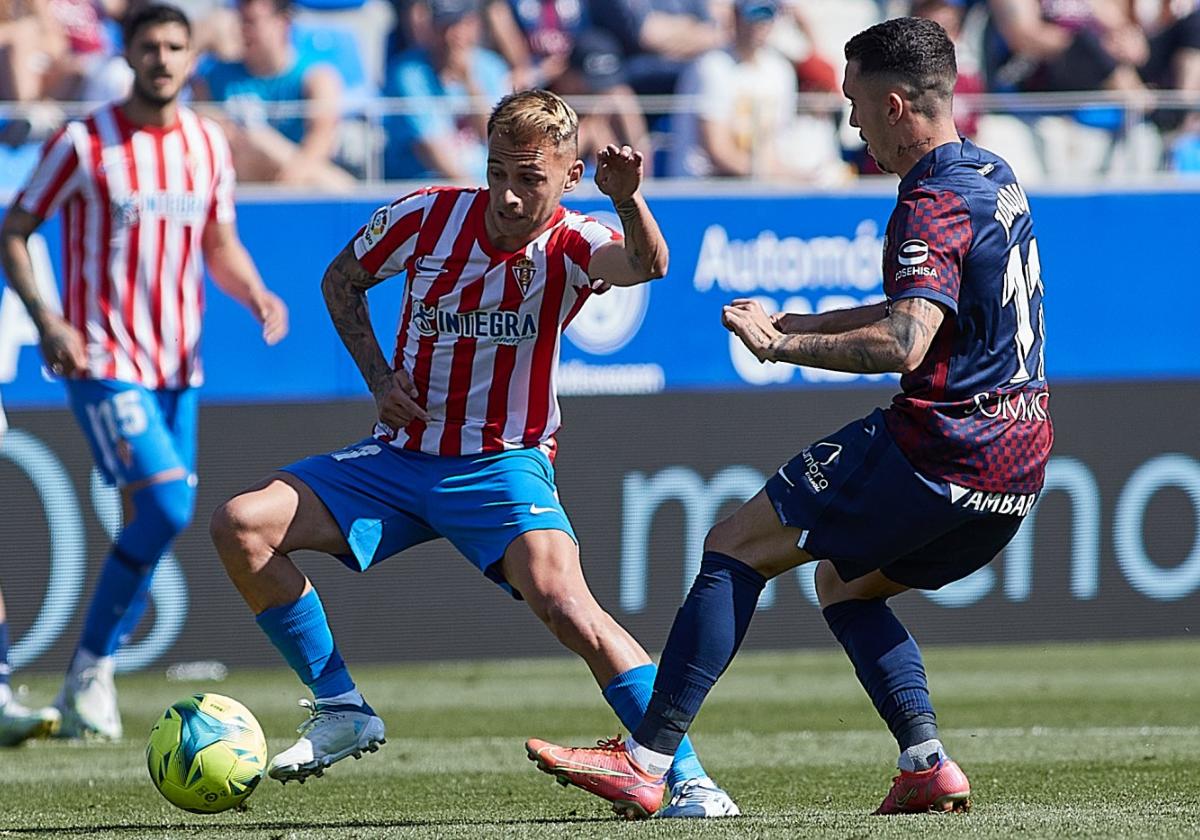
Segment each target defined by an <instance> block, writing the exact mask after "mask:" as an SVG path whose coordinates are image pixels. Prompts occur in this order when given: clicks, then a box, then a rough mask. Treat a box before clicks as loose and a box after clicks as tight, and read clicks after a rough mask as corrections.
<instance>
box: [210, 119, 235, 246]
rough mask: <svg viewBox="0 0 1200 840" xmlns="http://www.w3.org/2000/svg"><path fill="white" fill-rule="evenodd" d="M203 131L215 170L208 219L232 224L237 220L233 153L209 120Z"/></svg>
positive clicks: (222, 133) (222, 132)
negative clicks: (210, 146)
mask: <svg viewBox="0 0 1200 840" xmlns="http://www.w3.org/2000/svg"><path fill="white" fill-rule="evenodd" d="M204 131H205V132H206V133H207V134H208V139H209V142H210V143H211V144H212V150H213V166H214V167H215V169H216V172H215V173H214V175H213V177H214V178H215V179H216V182H215V184H214V185H213V203H212V206H211V207H209V209H208V218H209V219H210V220H211V221H214V222H216V223H217V224H222V225H226V224H232V223H233V221H234V220H235V219H236V218H237V211H236V210H235V209H234V204H233V193H234V189H235V188H236V187H237V175H236V174H235V173H234V170H233V153H232V152H230V150H229V141H228V140H227V139H226V138H225V132H224V131H222V130H221V128H220V127H219V126H218V125H217V124H216V123H215V122H212V121H211V120H205V121H204Z"/></svg>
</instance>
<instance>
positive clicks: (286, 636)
mask: <svg viewBox="0 0 1200 840" xmlns="http://www.w3.org/2000/svg"><path fill="white" fill-rule="evenodd" d="M255 621H257V622H258V626H259V627H261V628H262V629H263V632H264V633H266V634H267V638H268V639H270V640H271V643H272V644H273V645H275V648H276V649H277V650H278V651H279V652H280V653H282V654H283V658H284V659H286V660H287V664H288V665H291V666H292V670H293V671H295V672H296V675H297V676H298V677H300V681H301V682H303V683H304V684H305V685H307V686H308V687H309V688H310V689H312V693H313V697H315V698H317V699H318V700H319V699H321V698H322V697H336V696H337V695H339V694H345V693H346V692H347V691H353V690H354V680H352V679H351V678H350V672H349V670H347V668H346V663H345V662H343V661H342V655H341V654H340V653H338V649H337V645H336V644H334V642H333V633H332V632H331V631H330V629H329V620H328V619H327V618H326V617H325V607H324V606H323V605H322V604H321V599H320V597H318V595H317V590H315V589H310V590H309V591H308V592H307V593H305V594H304V595H301V596H300V598H299V599H298V600H296V601H293V602H292V603H290V604H285V605H284V606H282V607H270V608H269V609H265V610H263V611H262V612H260V613H259V614H258V616H256V618H255Z"/></svg>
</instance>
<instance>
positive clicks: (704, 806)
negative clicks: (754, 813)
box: [654, 776, 742, 820]
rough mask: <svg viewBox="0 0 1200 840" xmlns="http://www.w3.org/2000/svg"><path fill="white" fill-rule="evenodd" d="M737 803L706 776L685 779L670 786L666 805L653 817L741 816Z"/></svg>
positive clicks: (661, 818)
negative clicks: (669, 795) (669, 794)
mask: <svg viewBox="0 0 1200 840" xmlns="http://www.w3.org/2000/svg"><path fill="white" fill-rule="evenodd" d="M741 813H742V812H741V810H740V809H739V808H738V806H737V803H736V802H734V801H733V799H732V798H731V797H730V796H729V794H728V793H726V792H725V791H724V790H722V789H721V788H720V787H719V786H718V785H717V783H716V782H714V781H713V780H712V779H710V778H709V777H708V776H703V777H700V778H696V779H687V780H685V781H682V782H680V783H679V784H677V785H675V787H673V788H671V798H670V799H669V800H667V805H666V807H665V808H663V809H662V810H661V811H659V812H658V813H657V814H655V815H654V818H655V819H659V820H670V819H693V820H697V819H699V820H702V819H713V818H715V817H737V816H741Z"/></svg>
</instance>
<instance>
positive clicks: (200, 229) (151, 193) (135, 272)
mask: <svg viewBox="0 0 1200 840" xmlns="http://www.w3.org/2000/svg"><path fill="white" fill-rule="evenodd" d="M125 43H126V49H125V58H126V60H127V61H128V62H129V65H130V67H132V68H133V71H134V84H133V91H132V93H131V94H130V96H129V98H128V99H127V100H126V101H125V102H122V103H114V104H112V105H108V106H106V107H104V108H101V109H100V110H99V111H97V112H95V113H94V114H92V115H91V116H89V117H88V118H87V119H86V120H83V121H79V122H71V123H68V124H67V125H66V127H64V128H63V129H62V130H61V131H60V132H59V133H58V134H56V135H55V136H54V137H53V138H52V139H51V140H50V142H49V143H48V144H47V146H46V149H45V152H44V153H43V156H42V159H41V161H40V162H39V164H38V166H37V168H36V169H35V170H34V172H33V174H32V175H31V176H30V179H29V182H28V183H27V184H26V186H25V188H24V189H23V190H21V192H20V193H18V195H17V197H16V199H15V201H14V202H13V205H12V207H10V208H9V210H8V214H7V215H6V216H5V218H4V226H3V230H2V231H0V240H2V253H0V257H2V259H3V265H4V271H5V274H6V275H7V277H8V282H9V284H10V285H11V286H12V287H13V289H14V290H15V291H16V292H17V294H18V295H20V297H21V300H22V301H24V303H25V307H26V308H27V309H28V310H29V314H30V317H31V318H33V321H34V323H35V324H36V325H37V328H38V332H39V334H40V336H41V349H42V354H43V355H44V356H45V359H46V363H47V365H49V367H50V369H51V370H52V371H53V372H54V373H56V374H58V375H60V376H62V377H64V381H65V383H66V386H67V395H68V397H69V399H70V403H71V408H72V409H73V410H74V412H75V415H76V417H77V418H78V420H79V423H80V426H81V427H82V428H83V432H84V435H85V437H87V439H88V442H89V443H90V445H91V447H92V451H93V453H94V454H95V457H96V463H97V465H98V466H99V468H100V471H101V472H102V473H103V475H104V477H105V478H106V479H107V480H109V481H110V482H113V483H115V484H116V485H117V486H119V487H120V488H121V493H122V499H123V501H124V506H125V522H126V525H125V527H124V528H123V529H122V531H121V533H120V534H119V535H118V536H117V538H116V541H115V543H114V545H113V548H112V551H111V553H110V554H109V555H108V558H107V559H106V560H105V562H104V566H103V568H102V569H101V572H100V577H99V580H98V581H97V584H96V591H95V593H94V594H93V596H92V601H91V605H90V607H89V609H88V613H87V618H86V619H85V622H84V628H83V635H82V637H81V639H80V642H79V647H78V649H77V651H76V653H75V655H74V657H73V658H72V661H71V665H70V668H69V669H68V673H67V678H66V680H65V682H64V685H63V690H62V692H61V694H60V696H59V698H58V700H57V701H56V704H57V705H58V706H59V707H60V708H61V710H62V713H63V724H62V730H61V733H62V734H63V735H64V736H68V737H74V736H82V735H93V736H102V737H107V738H119V737H120V736H121V718H120V715H119V713H118V710H117V703H116V691H115V689H114V687H113V678H112V675H113V665H114V662H113V655H114V654H115V653H116V651H117V649H118V648H119V647H120V645H121V643H122V640H123V639H125V638H127V637H128V636H129V635H130V634H131V633H132V632H133V630H134V629H135V628H136V626H137V623H138V620H139V619H140V618H141V617H142V614H143V613H144V611H145V607H146V602H147V593H148V590H149V587H150V579H151V576H152V574H153V572H154V568H155V565H156V564H157V563H158V559H159V557H161V556H162V554H163V553H164V552H165V551H166V550H167V548H168V547H169V546H170V544H171V542H172V540H174V539H175V537H176V535H177V534H178V533H179V532H180V531H182V530H183V529H184V528H185V527H186V526H187V524H188V522H189V521H190V519H191V516H192V507H193V502H194V497H195V483H196V482H195V476H194V475H193V469H194V466H195V450H196V443H195V433H196V390H195V389H196V387H197V386H199V385H200V384H201V382H202V381H203V372H202V369H201V366H200V358H199V355H198V352H197V348H198V346H199V341H200V319H201V312H202V310H203V301H204V265H205V263H207V265H208V268H209V269H210V271H211V273H212V277H213V279H214V280H215V281H216V283H217V285H218V286H220V287H221V289H222V290H223V291H224V292H226V293H227V294H229V295H231V296H232V297H234V298H235V299H236V300H238V301H239V302H241V303H242V304H244V305H245V306H246V308H247V309H249V310H250V312H251V314H253V316H254V317H255V318H256V319H257V320H258V321H259V323H261V324H262V335H263V339H264V340H265V341H266V342H267V343H269V344H274V343H275V342H277V341H279V340H280V339H281V338H283V336H284V335H285V334H286V332H287V309H286V307H285V306H284V304H283V302H282V301H281V300H280V299H279V298H278V297H276V296H275V295H274V294H272V293H271V292H270V291H268V290H267V289H266V287H265V286H264V285H263V282H262V279H261V278H260V277H259V275H258V271H257V269H255V267H254V263H253V262H252V261H251V259H250V255H249V254H248V253H246V249H245V248H244V247H243V246H242V244H241V241H240V240H239V239H238V236H237V231H236V229H235V227H234V211H233V186H234V176H233V170H232V168H231V167H230V162H229V148H228V146H227V144H226V142H225V138H224V137H223V136H222V134H221V132H220V130H219V129H218V128H217V127H216V126H215V125H214V124H213V123H212V122H210V121H208V120H204V119H201V118H199V117H197V116H196V115H195V114H194V113H192V112H191V111H190V110H188V109H187V108H183V107H180V105H179V104H178V101H177V100H178V96H179V92H180V89H181V88H182V87H183V85H184V83H185V82H186V81H187V79H188V76H189V75H190V74H191V71H192V65H193V61H194V53H193V51H192V45H191V27H190V25H189V24H188V20H187V18H186V17H185V16H184V14H183V13H182V12H180V11H179V10H178V9H176V8H174V7H172V6H165V5H150V6H146V7H144V8H142V9H141V10H139V11H137V12H135V13H133V14H132V15H131V16H130V17H129V19H128V20H127V22H126V30H125ZM60 209H61V210H62V222H63V234H62V239H63V250H64V260H63V265H64V272H65V282H64V287H65V288H64V294H63V296H62V298H63V313H62V315H60V314H59V313H57V312H54V311H52V310H51V309H50V307H49V306H47V305H46V303H45V301H43V300H42V299H41V297H40V296H39V294H38V291H37V285H36V283H35V281H34V276H33V269H32V266H31V263H30V259H29V250H28V239H29V236H30V234H32V233H33V232H34V230H36V229H37V227H38V225H40V224H41V223H42V222H43V221H44V220H45V219H46V218H47V217H48V216H50V215H51V214H53V213H55V212H56V211H58V210H60Z"/></svg>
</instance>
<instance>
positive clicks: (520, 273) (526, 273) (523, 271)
mask: <svg viewBox="0 0 1200 840" xmlns="http://www.w3.org/2000/svg"><path fill="white" fill-rule="evenodd" d="M512 273H513V277H514V278H515V279H516V281H517V285H518V286H520V287H521V294H522V295H525V294H528V293H529V286H530V285H531V284H532V283H533V278H534V276H535V275H536V274H537V264H536V263H534V261H533V260H531V259H529V257H521V259H519V260H517V261H516V262H515V263H513V264H512Z"/></svg>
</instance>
